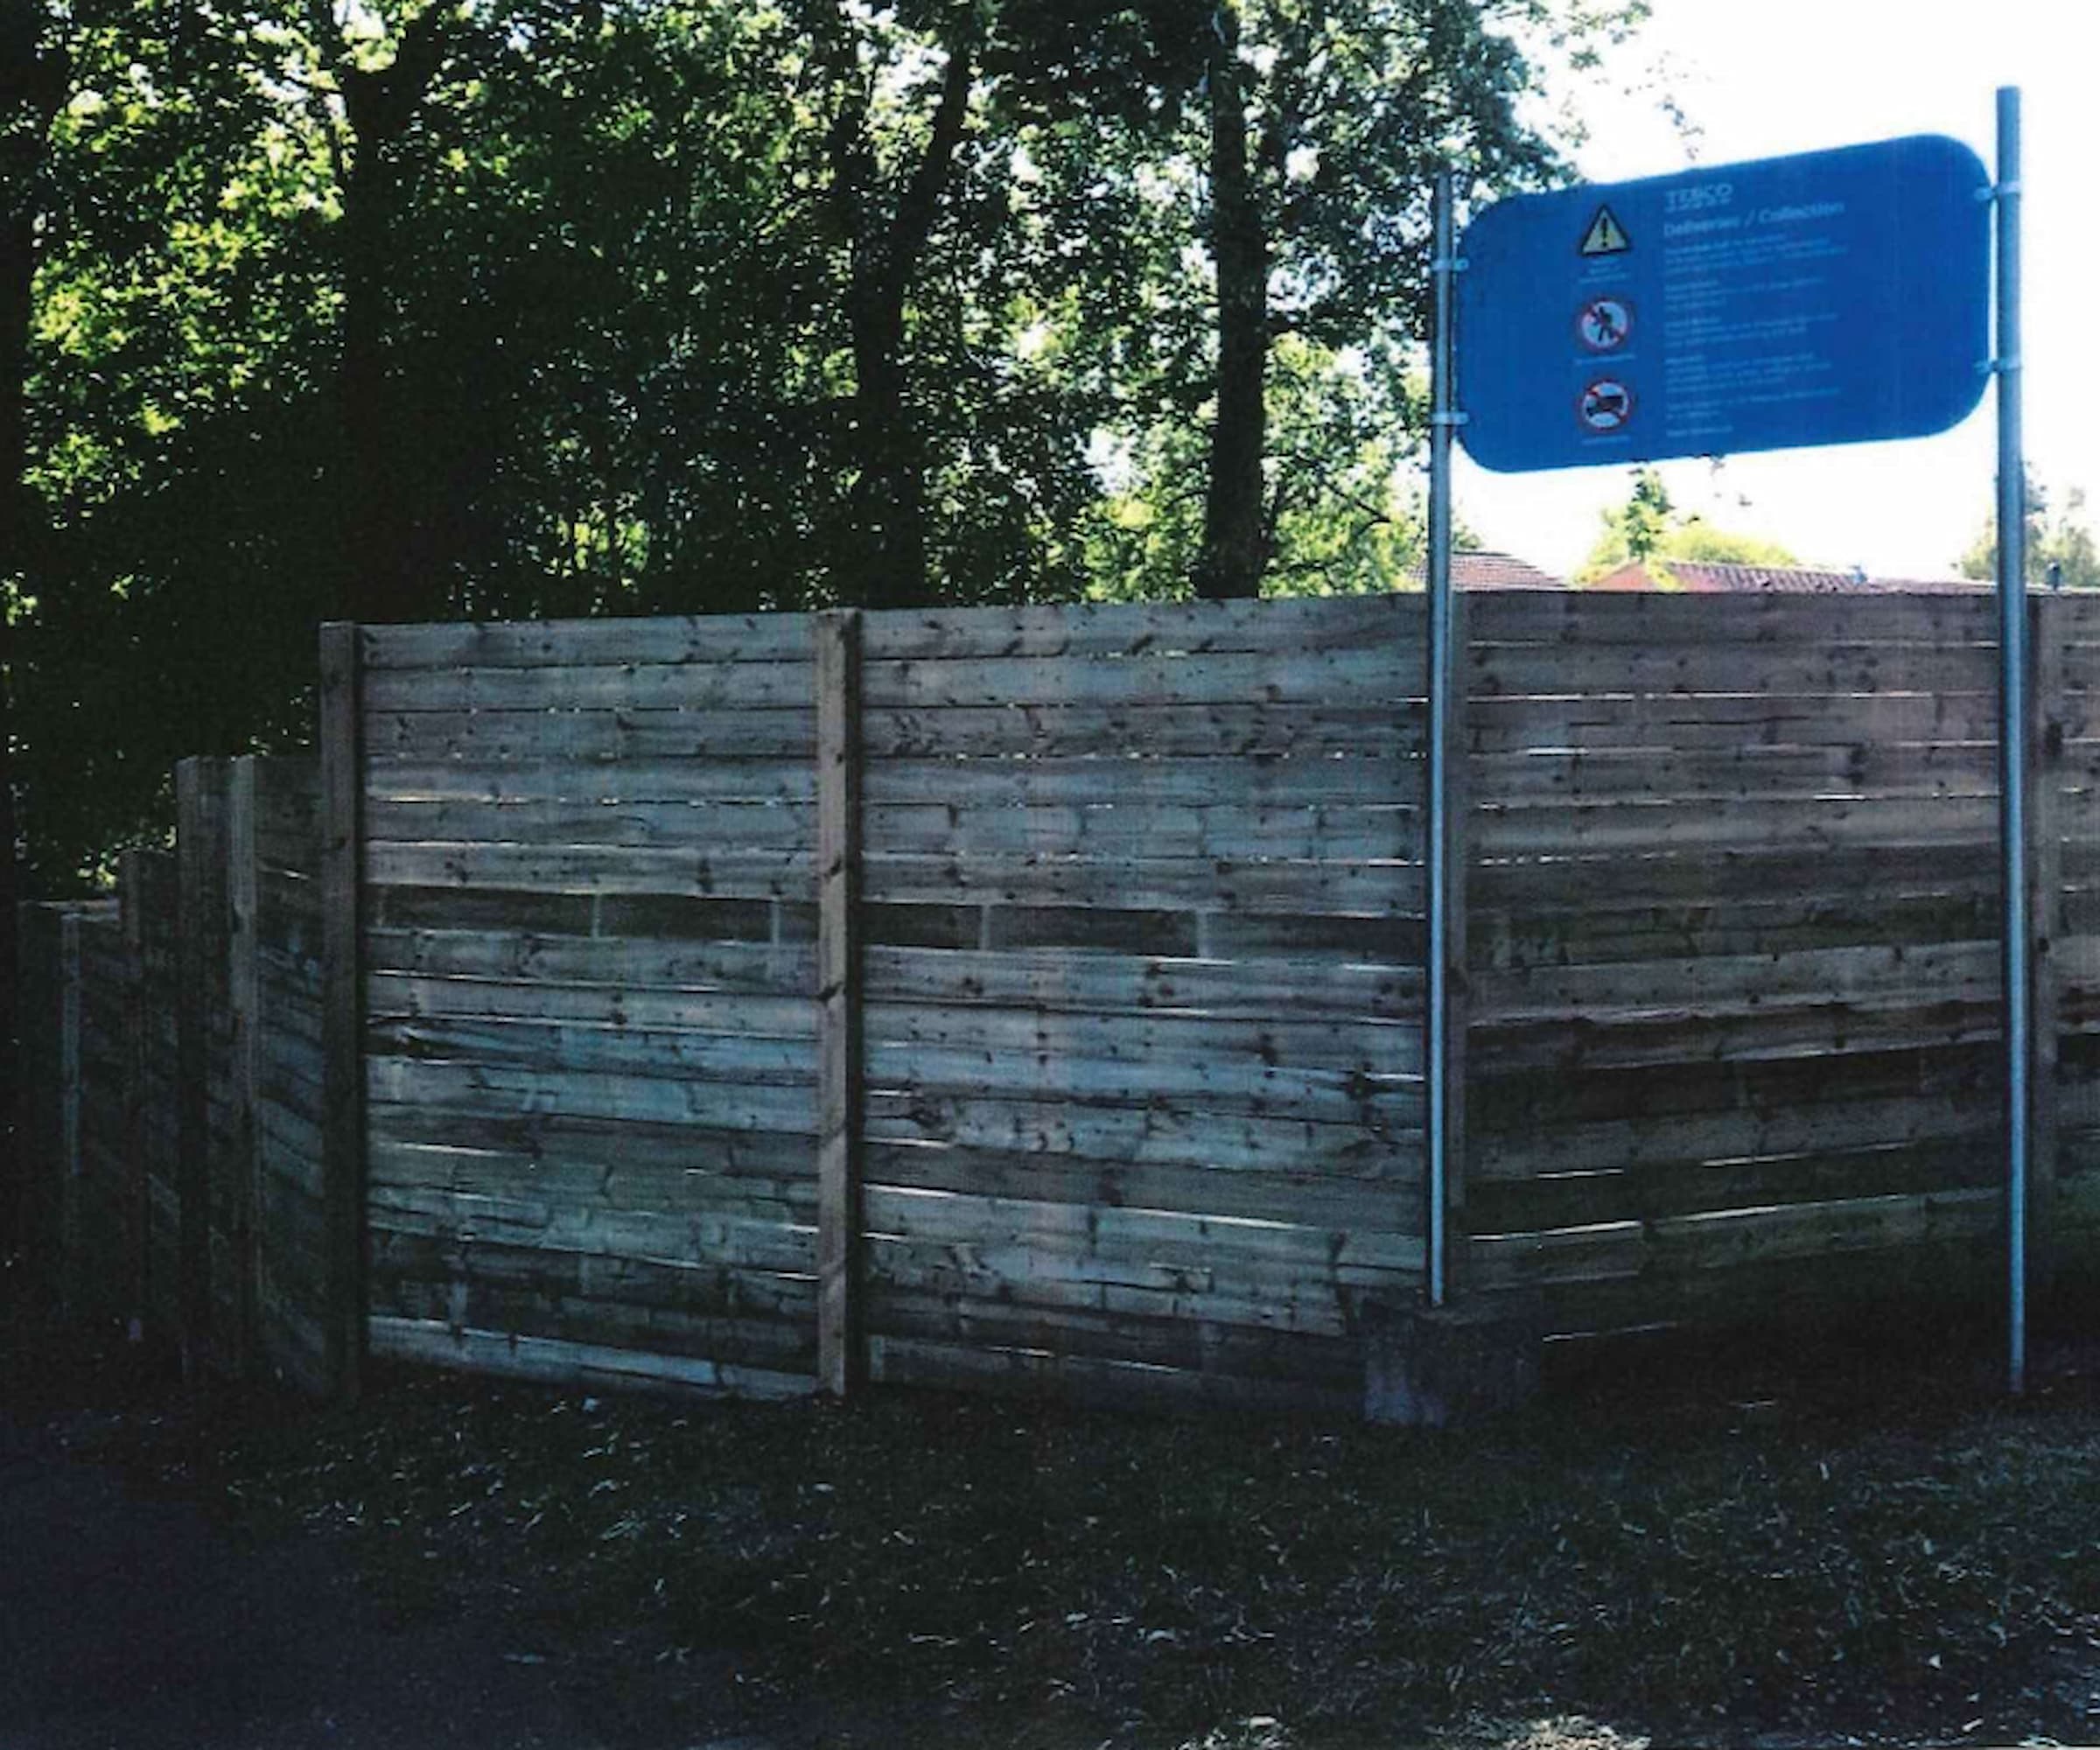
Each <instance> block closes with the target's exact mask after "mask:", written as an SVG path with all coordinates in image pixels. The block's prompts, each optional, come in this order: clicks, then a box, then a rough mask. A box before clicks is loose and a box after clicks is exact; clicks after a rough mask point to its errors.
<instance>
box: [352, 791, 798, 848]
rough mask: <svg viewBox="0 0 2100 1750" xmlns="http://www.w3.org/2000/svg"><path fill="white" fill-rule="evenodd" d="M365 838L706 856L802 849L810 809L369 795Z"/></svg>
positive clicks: (735, 804) (789, 804)
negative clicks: (615, 848) (622, 847)
mask: <svg viewBox="0 0 2100 1750" xmlns="http://www.w3.org/2000/svg"><path fill="white" fill-rule="evenodd" d="M364 822H365V830H366V836H367V840H368V841H396V842H402V843H408V844H415V843H419V842H427V841H430V840H465V841H469V842H472V843H477V844H507V845H533V846H537V847H540V848H542V849H543V850H553V849H555V848H556V847H560V846H566V845H632V846H635V847H638V848H645V849H657V850H667V851H683V850H693V851H706V852H709V853H710V854H713V853H717V852H731V851H746V850H768V851H770V850H776V849H782V848H785V849H795V848H797V847H802V848H805V849H806V848H808V847H810V846H814V845H815V844H816V809H815V807H814V805H812V804H809V803H805V802H726V801H724V802H603V801H598V800H596V799H591V798H583V799H578V800H575V801H546V800H532V801H523V802H480V801H472V802H460V801H452V800H448V801H439V802H401V801H394V800H388V799H380V798H374V797H368V798H367V800H366V802H365V806H364Z"/></svg>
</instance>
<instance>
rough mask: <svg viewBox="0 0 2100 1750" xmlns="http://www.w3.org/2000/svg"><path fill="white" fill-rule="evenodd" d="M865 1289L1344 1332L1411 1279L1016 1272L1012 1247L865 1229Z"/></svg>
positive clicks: (1059, 1267)
mask: <svg viewBox="0 0 2100 1750" xmlns="http://www.w3.org/2000/svg"><path fill="white" fill-rule="evenodd" d="M868 1255H869V1267H868V1274H869V1282H870V1285H871V1288H873V1287H875V1286H877V1285H879V1286H880V1287H881V1288H882V1289H885V1290H887V1291H891V1292H905V1293H911V1294H925V1295H931V1296H937V1297H939V1298H941V1299H945V1300H949V1301H951V1302H955V1303H957V1304H963V1303H973V1302H974V1303H977V1304H980V1305H994V1306H1016V1307H1021V1308H1039V1307H1040V1308H1045V1309H1048V1310H1052V1311H1070V1312H1089V1313H1109V1314H1112V1315H1114V1316H1116V1317H1118V1318H1130V1319H1161V1320H1176V1321H1180V1322H1184V1323H1201V1324H1211V1325H1221V1326H1237V1327H1242V1328H1245V1329H1250V1330H1262V1331H1277V1332H1288V1333H1292V1334H1302V1335H1306V1336H1311V1337H1338V1336H1345V1335H1347V1334H1348V1333H1349V1332H1350V1330H1351V1329H1352V1326H1353V1320H1352V1307H1353V1306H1354V1304H1355V1303H1356V1302H1357V1301H1359V1300H1360V1299H1362V1297H1364V1296H1365V1295H1367V1294H1391V1293H1403V1294H1404V1293H1406V1292H1409V1288H1410V1286H1411V1282H1412V1280H1413V1278H1410V1277H1408V1276H1405V1275H1393V1274H1383V1273H1381V1274H1378V1275H1376V1277H1375V1278H1373V1279H1372V1280H1371V1281H1369V1283H1366V1284H1350V1285H1338V1284H1336V1283H1333V1282H1327V1281H1320V1282H1312V1281H1307V1280H1306V1279H1305V1278H1287V1277H1286V1278H1276V1277H1275V1276H1273V1275H1271V1276H1269V1277H1267V1278H1264V1277H1263V1274H1262V1272H1261V1271H1258V1270H1257V1271H1254V1273H1253V1276H1252V1278H1245V1277H1243V1276H1241V1275H1237V1274H1227V1275H1223V1276H1221V1275H1219V1274H1218V1273H1216V1272H1211V1271H1202V1270H1192V1269H1187V1268H1181V1269H1177V1268H1174V1267H1172V1266H1160V1265H1146V1264H1138V1265H1131V1264H1124V1265H1122V1266H1119V1267H1114V1268H1110V1267H1103V1268H1102V1269H1099V1270H1096V1271H1088V1270H1086V1269H1084V1268H1082V1267H1079V1266H1075V1265H1074V1264H1072V1263H1071V1262H1070V1261H1069V1260H1067V1259H1065V1258H1062V1257H1059V1256H1058V1255H1057V1254H1055V1253H1051V1254H1048V1255H1047V1257H1046V1258H1045V1268H1044V1269H1043V1270H1041V1271H1026V1270H1021V1271H1019V1273H1016V1270H1017V1266H1016V1255H1015V1254H1012V1253H1011V1252H999V1253H993V1254H989V1255H988V1254H986V1253H984V1252H983V1251H981V1250H978V1249H977V1248H976V1247H972V1246H956V1245H952V1244H932V1243H927V1242H923V1241H917V1240H907V1239H901V1238H899V1237H897V1236H893V1235H883V1234H871V1235H870V1236H868Z"/></svg>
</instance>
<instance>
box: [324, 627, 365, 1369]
mask: <svg viewBox="0 0 2100 1750" xmlns="http://www.w3.org/2000/svg"><path fill="white" fill-rule="evenodd" d="M358 666H359V660H358V628H357V627H355V626H354V625H350V624H347V623H345V622H341V621H333V622H331V623H330V624H328V625H326V626H324V627H322V628H321V702H320V743H321V848H320V857H321V864H320V881H319V886H320V899H321V943H322V948H321V953H322V975H321V979H322V983H321V1055H322V1069H321V1185H322V1190H321V1196H322V1215H323V1222H324V1224H325V1229H326V1238H325V1241H324V1246H325V1256H326V1259H327V1263H326V1278H327V1280H326V1283H325V1294H324V1297H323V1306H322V1312H321V1321H322V1326H323V1328H324V1330H325V1332H326V1334H327V1371H328V1375H329V1378H330V1381H331V1382H332V1387H333V1390H334V1391H335V1393H336V1395H337V1396H338V1397H341V1398H343V1399H344V1400H346V1401H347V1402H354V1401H355V1400H356V1398H357V1396H358V1392H359V1390H360V1386H361V1383H362V1374H363V1364H364V1348H365V1065H364V1048H363V1047H364V983H363V978H362V977H361V970H362V954H363V946H362V942H361V941H360V923H361V919H360V878H361V873H362V868H361V865H362V863H363V856H364V832H363V820H362V816H363V800H364V759H363V748H362V725H361V724H360V704H359V694H360V687H359V685H358Z"/></svg>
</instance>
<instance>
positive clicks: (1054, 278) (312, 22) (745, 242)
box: [0, 0, 1638, 887]
mask: <svg viewBox="0 0 2100 1750" xmlns="http://www.w3.org/2000/svg"><path fill="white" fill-rule="evenodd" d="M1217 7H1218V0H1055V3H1054V0H899V4H887V5H877V6H864V5H860V4H854V0H769V4H761V5H748V4H731V0H622V4H604V0H583V4H573V3H572V0H560V4H557V0H441V4H431V0H369V3H367V0H228V4H221V5H214V6H211V7H197V6H193V5H191V4H187V3H186V0H5V4H4V6H0V25H4V26H5V27H6V28H8V29H11V30H13V31H16V32H17V33H18V35H19V34H23V33H26V36H25V40H33V41H36V42H39V43H42V44H45V45H47V46H48V47H50V48H51V49H52V50H53V51H54V52H53V53H52V55H51V56H50V57H48V58H39V59H38V61H37V62H36V65H37V66H38V67H40V68H56V69H57V70H58V71H57V73H56V74H55V75H47V76H56V77H59V79H60V80H61V81H62V83H63V91H62V92H61V93H60V94H59V95H60V101H59V102H58V104H57V106H56V108H57V120H56V123H55V124H54V125H53V126H52V128H51V130H50V131H49V139H48V152H47V153H45V151H44V149H43V146H42V145H41V144H36V150H35V152H34V154H33V155H32V156H33V157H34V158H35V159H36V166H35V174H34V176H33V177H32V176H30V175H29V174H27V173H26V172H25V173H22V174H15V173H13V172H11V174H10V177H9V179H8V190H9V193H10V194H11V198H14V199H17V200H24V199H28V198H30V193H33V197H34V199H33V205H34V207H35V209H36V213H37V228H36V231H35V277H34V282H33V290H34V297H33V324H32V326H31V331H30V350H29V356H28V358H27V360H26V367H25V371H24V372H23V373H22V374H21V380H20V381H19V382H18V383H16V384H14V385H13V388H14V390H15V392H16V394H15V402H14V403H13V404H16V405H18V406H19V407H20V408H21V409H23V411H24V414H25V432H26V442H25V449H26V452H27V462H26V465H25V469H24V471H23V473H24V479H25V484H26V486H27V488H28V493H27V496H26V498H25V500H22V501H23V503H24V505H25V509H26V510H27V512H28V513H30V514H27V515H26V516H25V518H24V519H22V520H21V524H20V528H19V529H18V533H17V535H16V537H15V539H14V541H13V542H12V543H11V551H10V552H9V553H7V554H5V555H0V591H5V594H6V599H7V600H8V602H9V603H10V604H11V606H10V609H9V613H10V625H11V630H12V632H13V633H14V634H15V635H16V645H17V648H16V650H15V653H14V658H13V664H12V666H13V669H14V674H15V678H16V682H17V685H16V689H15V697H16V702H17V704H18V711H17V716H16V721H15V725H14V734H13V739H14V745H15V746H16V748H17V750H18V755H19V760H20V771H21V774H23V777H24V779H25V786H26V794H27V809H26V821H27V828H28V832H29V835H30V841H31V846H32V850H33V855H34V858H35V861H36V865H37V876H38V880H39V881H40V882H41V883H42V884H43V885H44V886H46V887H52V886H60V885H63V884H64V883H65V882H66V880H68V879H71V878H72V877H73V874H74V873H76V872H78V871H79V870H81V869H82V868H83V867H86V866H88V865H89V864H90V863H92V862H95V860H96V859H98V858H102V857H103V856H104V855H105V854H106V852H107V851H108V850H109V847H110V846H111V845H113V844H117V843H121V842H122V841H123V840H124V839H125V838H126V837H134V836H137V835H141V834H144V835H151V834H152V833H154V832H156V831H157V830H158V824H157V823H158V821H160V820H161V819H163V818H165V815H164V813H163V810H164V808H165V793H166V788H167V777H166V774H167V772H168V769H169V767H170V765H171V763H172V760H174V759H175V758H176V757H178V756H179V755H181V754H185V753H228V752H235V751H239V750H241V749H243V748H247V747H251V746H260V747H265V748H267V747H271V746H286V745H291V744H294V743H296V742H297V741H298V740H300V739H302V738H303V737H304V734H305V733H306V725H307V722H308V712H309V708H310V699H309V694H310V690H311V680H312V672H313V662H312V644H313V633H314V627H315V624H316V622H317V621H318V620H320V619H322V618H325V617H326V616H328V615H331V614H339V613H344V612H346V609H347V610H355V609H356V607H357V605H358V604H359V603H360V601H369V600H374V599H376V600H381V601H383V602H386V603H388V604H389V606H388V607H387V609H386V611H388V612H390V613H402V614H408V615H413V616H417V617H430V618H437V617H445V616H455V615H458V616H473V617H488V616H496V615H504V616H530V615H539V614H577V613H633V612H706V611H723V610H738V611H742V610H753V609H767V608H796V607H802V606H811V605H821V604H823V603H828V602H832V601H838V600H847V599H857V598H865V597H866V595H867V593H868V591H870V589H871V587H872V584H871V570H872V569H873V568H875V567H877V566H879V563H881V562H882V560H883V556H884V553H885V550H886V549H883V548H882V547H881V546H880V544H879V543H878V542H873V541H872V534H871V531H872V528H874V527H875V526H877V525H885V526H886V525H888V524H889V523H891V522H892V521H898V520H909V521H914V523H915V525H916V527H917V530H918V534H919V535H920V536H921V541H920V544H919V546H918V548H917V549H916V556H915V557H914V559H913V562H912V563H913V564H914V567H915V568H916V572H915V575H914V577H908V578H904V579H899V580H893V581H894V582H895V585H896V587H897V588H898V589H899V590H900V591H905V592H907V593H908V594H912V595H915V596H924V597H926V598H932V599H937V600H942V601H948V602H968V601H1015V600H1054V599H1068V598H1084V597H1089V596H1094V597H1098V596H1104V595H1125V596H1129V595H1142V596H1152V597H1159V596H1172V595H1176V594H1180V593H1185V592H1186V591H1187V589H1188V586H1189V583H1188V580H1189V576H1190V572H1191V570H1192V567H1193V566H1194V563H1195V560H1196V556H1197V554H1198V553H1199V551H1200V549H1201V544H1202V540H1203V532H1204V531H1203V510H1204V487H1205V475H1206V469H1207V466H1208V458H1209V451H1210V446H1211V444H1212V442H1213V439H1214V437H1215V428H1216V409H1217V405H1218V402H1217V400H1216V383H1215V371H1216V367H1217V356H1218V342H1217V311H1216V308H1215V296H1216V263H1215V258H1214V253H1213V250H1212V248H1211V242H1210V232H1209V230H1208V220H1209V214H1210V202H1211V198H1212V190H1211V188H1210V186H1209V183H1208V171H1207V164H1208V159H1207V156H1206V153H1207V141H1208V130H1209V125H1210V121H1211V119H1212V118H1211V116H1210V115H1209V113H1208V109H1207V102H1206V92H1207V88H1206V84H1205V80H1206V69H1207V66H1208V58H1209V56H1210V54H1211V51H1212V48H1213V46H1214V45H1215V43H1216V41H1217V40H1218V38H1217V35H1216V29H1217V25H1218V21H1219V17H1220V15H1219V12H1218V10H1217ZM1637 10H1638V9H1637V8H1636V7H1630V6H1597V5H1593V4H1587V0H1581V3H1580V4H1578V0H1551V4H1549V0H1489V4H1474V0H1346V4H1330V5H1324V6H1317V7H1316V6H1312V5H1309V4H1304V0H1241V4H1237V6H1236V11H1235V17H1236V21H1237V25H1238V29H1239V31H1240V43H1241V53H1240V73H1241V75H1242V79H1243V84H1244V88H1245V93H1246V105H1245V108H1246V115H1245V118H1244V119H1245V121H1246V123H1247V125H1248V128H1249V130H1250V135H1249V138H1250V144H1251V153H1250V174H1251V178H1252V186H1253V189H1254V192H1255V197H1256V202H1257V209H1258V220H1259V223H1260V226H1261V228H1262V230H1263V235H1264V239H1265V242H1264V248H1266V251H1267V255H1266V259H1267V262H1268V263H1269V271H1268V277H1267V283H1266V286H1265V288H1264V295H1265V299H1266V305H1267V311H1268V315H1267V318H1266V321H1267V325H1268V326H1267V334H1268V340H1269V347H1268V355H1267V382H1266V395H1265V409H1266V430H1265V432H1264V436H1263V441H1262V452H1261V453H1262V470H1261V479H1262V482H1263V485H1262V497H1263V512H1264V517H1265V518H1266V523H1267V527H1268V528H1269V530H1270V533H1271V541H1270V545H1269V550H1268V555H1267V567H1268V586H1269V587H1270V588H1271V589H1274V590H1279V591H1315V592H1317V591H1345V590H1364V589H1385V588H1393V587H1398V586H1404V585H1405V584H1406V583H1407V581H1408V577H1409V570H1410V567H1411V565H1412V564H1413V563H1416V561H1417V559H1418V545H1419V540H1418V525H1419V521H1420V519H1419V515H1418V508H1417V507H1416V506H1415V505H1414V504H1413V502H1412V500H1411V497H1410V495H1409V493H1408V491H1407V490H1406V488H1405V486H1404V477H1405V475H1406V474H1407V472H1409V471H1410V470H1411V469H1412V468H1413V467H1414V466H1415V465H1417V464H1418V460H1419V450H1418V439H1419V433H1420V430H1421V428H1422V418H1421V413H1422V395H1421V388H1420V383H1419V381H1418V369H1419V360H1418V337H1419V334H1420V332H1421V329H1422V324H1423V313H1424V312H1423V296H1424V293H1423V280H1424V275H1423V265H1424V260H1425V246H1426V237H1427V210H1426V204H1425V203H1426V194H1425V191H1426V188H1427V186H1428V182H1429V179H1430V172H1431V170H1432V166H1434V165H1439V164H1441V163H1443V162H1445V161H1446V160H1453V161H1456V162H1458V163H1460V164H1461V165H1463V166H1465V167H1466V169H1467V173H1468V175H1469V176H1470V178H1471V179H1472V181H1473V184H1474V190H1475V192H1476V193H1485V192H1487V191H1489V190H1495V189H1500V188H1504V187H1509V186H1525V185H1529V184H1532V183H1537V182H1539V181H1541V180H1544V179H1550V178H1551V177H1552V176H1553V175H1554V174H1556V173H1557V170H1556V165H1557V161H1556V158H1555V156H1554V151H1553V147H1552V144H1551V140H1550V139H1549V138H1548V137H1546V136H1544V134H1542V133H1540V132H1539V131H1538V130H1537V128H1535V127H1534V126H1532V125H1531V124H1530V122H1529V121H1528V120H1526V119H1525V118H1526V117H1527V116H1530V115H1531V114H1532V113H1533V106H1531V105H1530V102H1529V100H1530V98H1532V97H1533V96H1535V95H1537V88H1538V85H1539V78H1538V75H1537V72H1536V71H1535V69H1534V67H1533V66H1531V65H1530V64H1528V63H1527V61H1526V59H1525V52H1524V51H1523V50H1520V48H1519V46H1518V40H1519V38H1520V36H1521V38H1523V42H1524V43H1525V44H1526V45H1528V46H1529V47H1530V48H1532V49H1535V50H1536V49H1539V48H1540V47H1541V45H1543V48H1544V52H1551V53H1552V54H1555V55H1558V56H1559V57H1560V58H1561V59H1579V58H1580V57H1581V56H1582V55H1583V54H1584V53H1586V52H1590V51H1591V50H1593V48H1594V46H1595V45H1597V44H1598V43H1600V42H1602V41H1604V40H1607V38H1609V37H1610V36H1611V35H1612V34H1613V33H1614V32H1615V31H1620V30H1621V29H1622V28H1623V27H1624V25H1625V24H1626V21H1627V18H1628V16H1629V15H1630V14H1631V13H1633V12H1635V11H1637ZM10 40H11V39H10ZM24 65H26V63H25V62H24V61H23V60H22V59H20V58H19V57H18V56H16V55H14V54H13V53H12V52H11V51H9V50H8V48H7V45H6V44H4V43H0V136H4V144H6V147H7V151H9V152H10V153H11V154H12V153H16V152H17V150H18V146H19V145H21V144H22V143H23V142H25V141H29V140H30V134H29V133H25V131H24V130H23V129H22V128H21V127H18V125H17V123H16V121H15V120H14V119H12V118H15V117H17V116H18V115H26V114H28V113H30V112H29V111H26V110H22V109H19V106H17V107H16V108H10V107H9V106H10V104H11V103H12V102H15V99H14V98H13V97H11V95H10V94H11V88H10V87H9V86H8V83H7V75H8V73H11V71H12V70H13V69H15V68H18V67H19V66H24ZM958 69H959V70H960V73H962V74H967V78H966V79H962V78H960V77H959V75H958V73H957V70H958ZM951 75H956V76H951ZM951 88H956V89H959V90H960V91H961V93H962V95H963V102H962V103H961V106H960V108H959V109H957V108H955V107H953V106H950V107H949V109H946V110H944V109H943V102H944V95H945V94H947V93H948V92H949V90H950V89H951ZM944 116H945V117H946V120H945V121H944V119H943V117H944ZM31 144H34V143H33V142H32V143H31ZM7 162H8V164H9V165H14V164H15V163H16V158H15V157H13V156H11V157H9V158H8V160H7ZM23 162H24V163H27V162H28V159H27V158H25V159H24V160H23ZM25 191H28V192H29V193H25ZM8 391H9V385H8V384H7V383H6V382H0V394H6V393H7V392H8ZM389 578H390V579H391V582H389V583H388V590H390V591H392V593H391V594H388V592H387V590H381V588H379V587H378V585H379V584H380V583H381V582H383V581H386V580H388V579H389Z"/></svg>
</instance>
